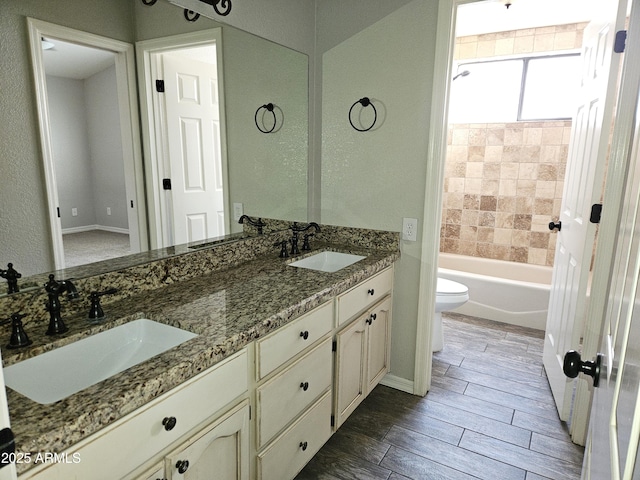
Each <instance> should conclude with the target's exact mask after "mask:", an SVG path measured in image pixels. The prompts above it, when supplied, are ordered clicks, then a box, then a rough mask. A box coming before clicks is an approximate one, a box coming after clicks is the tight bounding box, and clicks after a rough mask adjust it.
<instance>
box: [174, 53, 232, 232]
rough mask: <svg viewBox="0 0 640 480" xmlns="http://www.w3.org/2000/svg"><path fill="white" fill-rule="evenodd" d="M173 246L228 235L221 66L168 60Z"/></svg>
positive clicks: (175, 59) (185, 60)
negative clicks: (220, 111) (221, 135)
mask: <svg viewBox="0 0 640 480" xmlns="http://www.w3.org/2000/svg"><path fill="white" fill-rule="evenodd" d="M162 62H163V73H164V80H165V93H164V98H165V108H166V124H167V142H168V152H169V167H168V168H169V170H170V175H169V176H170V177H171V179H172V190H171V205H172V209H171V210H172V212H173V215H172V222H171V223H172V227H173V232H172V234H173V243H176V244H181V243H186V242H193V241H198V240H204V239H206V238H211V237H217V236H220V235H223V234H224V223H225V222H224V200H223V181H222V159H221V146H220V117H219V115H220V114H219V106H218V90H217V85H218V83H217V80H216V75H217V70H216V66H215V64H210V63H205V62H200V61H197V60H194V59H191V58H185V57H183V56H179V55H173V54H164V55H163V56H162Z"/></svg>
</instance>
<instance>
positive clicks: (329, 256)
mask: <svg viewBox="0 0 640 480" xmlns="http://www.w3.org/2000/svg"><path fill="white" fill-rule="evenodd" d="M363 258H366V257H363V256H362V255H353V254H351V253H340V252H320V253H316V254H315V255H311V256H310V257H306V258H303V259H302V260H298V261H296V262H292V263H290V264H289V266H291V267H299V268H308V269H310V270H318V271H320V272H337V271H338V270H340V269H342V268H344V267H348V266H349V265H352V264H354V263H356V262H358V261H360V260H362V259H363Z"/></svg>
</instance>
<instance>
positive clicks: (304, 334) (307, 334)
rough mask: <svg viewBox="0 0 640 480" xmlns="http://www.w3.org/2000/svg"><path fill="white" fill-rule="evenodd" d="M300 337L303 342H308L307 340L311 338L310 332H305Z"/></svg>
mask: <svg viewBox="0 0 640 480" xmlns="http://www.w3.org/2000/svg"><path fill="white" fill-rule="evenodd" d="M300 336H301V337H302V339H303V340H306V339H307V338H309V332H308V331H307V330H305V331H304V332H300Z"/></svg>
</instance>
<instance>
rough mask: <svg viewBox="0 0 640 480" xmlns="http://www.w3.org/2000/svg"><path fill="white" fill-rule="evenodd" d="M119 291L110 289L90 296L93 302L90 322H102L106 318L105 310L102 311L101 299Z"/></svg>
mask: <svg viewBox="0 0 640 480" xmlns="http://www.w3.org/2000/svg"><path fill="white" fill-rule="evenodd" d="M117 291H118V290H116V289H115V288H110V289H108V290H105V291H104V292H91V293H90V294H89V299H90V300H91V307H90V308H89V319H90V320H100V319H102V318H104V317H105V315H104V310H102V306H101V305H100V297H102V296H103V295H112V294H114V293H116V292H117Z"/></svg>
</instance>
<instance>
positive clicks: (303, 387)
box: [300, 382, 309, 392]
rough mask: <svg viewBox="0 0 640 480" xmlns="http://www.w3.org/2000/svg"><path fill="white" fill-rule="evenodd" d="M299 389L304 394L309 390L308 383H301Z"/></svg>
mask: <svg viewBox="0 0 640 480" xmlns="http://www.w3.org/2000/svg"><path fill="white" fill-rule="evenodd" d="M300 388H301V389H302V390H304V391H305V392H306V391H307V390H308V389H309V382H302V383H301V384H300Z"/></svg>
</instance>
